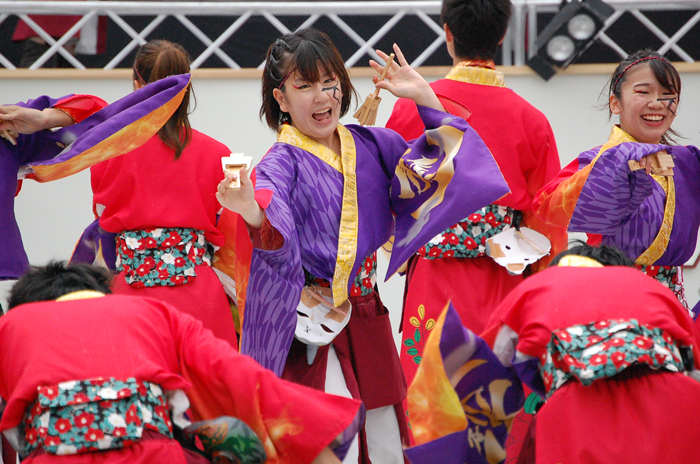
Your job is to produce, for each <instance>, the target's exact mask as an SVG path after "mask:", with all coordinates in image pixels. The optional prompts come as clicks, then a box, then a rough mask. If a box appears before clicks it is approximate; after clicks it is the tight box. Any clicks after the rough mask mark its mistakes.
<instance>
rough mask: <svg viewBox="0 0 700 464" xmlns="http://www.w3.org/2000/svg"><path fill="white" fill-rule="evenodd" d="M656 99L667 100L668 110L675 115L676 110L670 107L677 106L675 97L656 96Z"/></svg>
mask: <svg viewBox="0 0 700 464" xmlns="http://www.w3.org/2000/svg"><path fill="white" fill-rule="evenodd" d="M656 101H665V102H668V106H667V108H668V110H669V111H670V112H671V113H673V115H674V116H675V114H676V112H675V111H674V110H673V109H672V108H671V107H672V106H677V105H676V97H671V98H657V99H656Z"/></svg>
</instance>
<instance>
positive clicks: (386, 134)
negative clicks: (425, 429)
mask: <svg viewBox="0 0 700 464" xmlns="http://www.w3.org/2000/svg"><path fill="white" fill-rule="evenodd" d="M394 51H395V53H396V56H397V58H398V63H392V64H391V65H390V68H389V71H388V73H387V79H386V80H385V81H382V82H379V83H377V84H376V86H377V87H378V88H381V89H386V90H388V91H390V92H391V93H393V94H394V95H396V96H398V97H406V98H410V99H412V100H413V101H415V102H416V104H417V105H418V108H419V112H420V115H421V118H422V119H423V122H424V123H425V127H426V130H427V131H426V134H424V135H423V136H422V137H420V138H418V139H416V140H415V141H413V142H411V143H407V142H405V141H404V140H403V138H402V137H401V136H400V135H398V134H397V133H396V132H393V131H391V130H388V129H383V128H366V127H360V126H354V125H352V126H344V125H342V124H339V123H338V120H339V119H340V118H341V117H342V116H343V115H345V114H346V112H347V111H348V109H349V107H350V101H351V99H352V96H353V95H354V93H355V90H354V89H353V86H352V84H351V83H350V78H349V75H348V71H347V69H346V68H345V65H344V63H343V60H342V58H341V56H340V53H339V52H338V50H337V49H336V48H335V46H334V45H333V44H332V42H331V41H330V39H329V38H328V36H326V35H325V34H323V33H322V32H319V31H317V30H314V29H304V30H300V31H297V32H295V33H293V34H287V35H285V36H283V37H281V38H279V39H278V40H277V41H276V42H275V43H274V44H273V45H272V46H271V47H270V48H269V50H268V52H267V59H266V63H265V69H264V71H263V82H262V100H263V103H262V108H261V110H260V115H261V117H264V118H265V120H266V122H267V124H268V125H269V126H270V128H271V129H273V130H274V131H276V132H277V143H276V144H275V145H274V146H273V147H272V148H271V149H270V151H268V153H267V154H266V155H265V157H264V158H263V159H262V161H261V162H260V164H258V165H257V166H256V168H255V170H254V172H253V174H252V176H251V178H250V179H249V178H248V174H247V172H246V171H245V170H242V171H241V173H240V183H241V187H240V189H233V188H229V186H230V183H231V181H232V180H234V179H236V177H237V176H235V175H233V174H228V175H227V176H226V178H225V179H224V180H223V181H222V182H221V184H219V192H218V198H219V201H220V202H221V204H222V205H223V206H225V207H226V208H228V209H230V210H233V211H235V212H237V213H239V214H241V215H242V217H243V218H244V219H245V221H246V222H247V223H248V225H249V226H250V228H251V230H252V232H253V242H254V243H253V244H254V246H255V248H254V251H253V257H252V262H251V274H250V283H249V287H248V300H247V302H246V306H245V312H244V315H243V331H242V340H241V351H242V352H243V353H245V354H249V355H251V356H252V357H253V358H255V359H256V360H257V361H258V362H260V363H261V364H262V365H263V366H265V367H268V368H270V369H272V370H273V371H275V372H276V373H277V374H278V375H281V376H282V377H283V378H286V379H289V380H292V381H295V382H299V383H303V384H305V385H308V386H311V387H313V388H317V389H320V390H325V391H327V392H331V393H337V394H341V395H345V396H352V397H354V398H359V399H362V401H363V402H364V405H365V408H366V409H367V420H366V424H365V428H364V430H363V432H361V433H360V438H359V440H358V441H359V446H358V447H357V448H356V450H357V451H355V455H354V456H358V453H359V462H361V463H368V462H374V463H382V464H392V463H403V462H404V459H403V453H402V446H401V437H406V432H407V428H406V420H405V413H404V412H403V409H402V406H401V403H402V400H403V399H404V397H405V394H406V381H405V379H404V376H403V373H402V370H401V364H400V362H399V358H398V355H397V350H396V345H395V342H394V338H393V336H392V333H391V325H390V321H389V314H388V312H387V310H386V308H385V307H384V305H383V304H382V302H381V300H380V298H379V295H378V294H377V290H376V286H375V280H376V250H377V249H378V248H379V247H381V246H382V245H383V244H384V243H386V242H387V241H389V240H390V239H391V237H392V235H393V236H394V246H393V252H392V259H391V262H390V264H389V271H388V273H387V275H391V274H392V273H393V272H395V271H396V270H397V269H398V268H399V267H400V265H401V264H403V262H405V261H406V260H407V259H408V258H409V257H410V256H411V254H413V253H415V252H416V251H417V250H418V248H420V247H421V246H423V245H425V243H427V242H428V241H429V240H430V239H431V238H432V237H434V236H435V235H436V234H437V233H438V232H440V231H442V230H444V229H445V227H447V226H449V225H451V224H453V223H455V222H456V221H457V220H459V219H460V218H462V217H464V216H466V215H467V214H469V213H471V212H472V211H475V210H476V209H478V208H481V207H483V206H484V205H486V204H488V203H490V202H492V201H494V200H496V199H497V198H499V197H501V196H502V195H504V194H505V193H507V192H508V187H507V185H506V184H505V181H504V180H503V177H502V176H501V174H500V171H499V169H498V166H497V164H496V162H495V161H494V159H493V157H492V156H491V154H490V152H489V151H488V149H487V148H486V146H485V145H484V143H483V142H482V141H481V139H480V138H479V136H478V135H477V134H476V133H475V132H474V131H473V130H472V129H471V128H470V127H469V125H468V124H467V123H466V122H465V121H464V120H463V119H460V118H458V117H454V116H451V115H449V114H446V113H444V112H442V111H443V109H442V106H441V104H440V102H439V101H438V100H437V97H436V96H435V94H434V93H433V91H432V89H431V88H430V86H429V85H428V84H427V82H426V81H425V80H424V79H423V78H422V77H421V76H420V75H419V74H418V73H417V72H416V71H414V70H413V69H411V67H410V66H409V65H408V64H407V62H406V59H405V58H404V56H403V54H402V53H401V50H400V49H399V48H398V47H397V46H396V45H394ZM378 54H379V56H380V57H381V58H383V59H388V56H387V55H386V54H384V53H382V52H379V51H378ZM370 64H371V65H372V67H373V68H374V69H375V70H377V71H378V72H381V71H383V70H384V68H383V67H382V66H381V65H379V64H378V63H376V62H374V61H370ZM378 80H379V79H378V78H377V77H376V76H375V78H374V81H375V83H376V82H377V81H378ZM319 287H320V288H321V289H320V288H319ZM323 287H326V288H325V290H322V288H323ZM302 291H303V292H302ZM311 294H313V295H316V296H317V297H319V299H323V295H324V294H325V295H326V296H327V298H326V299H323V304H322V305H323V306H328V307H329V308H328V315H327V316H326V319H325V320H326V321H329V322H328V323H327V324H324V327H325V328H324V327H321V328H320V329H319V328H318V327H316V330H321V331H322V332H328V331H329V330H331V329H330V328H329V327H330V326H331V325H333V324H334V322H333V320H334V319H337V320H339V321H341V324H337V322H336V326H335V327H336V330H337V327H338V325H342V322H345V321H342V320H343V319H344V318H343V317H342V313H343V312H345V313H347V312H348V311H347V309H343V308H345V307H346V306H350V307H351V309H350V311H349V312H350V317H349V322H347V326H346V327H345V328H344V329H342V330H340V331H339V333H338V335H337V336H336V337H335V338H334V339H333V340H332V342H331V343H330V344H327V345H324V346H320V347H317V346H311V345H307V344H304V343H302V342H301V341H300V340H298V339H294V336H295V328H296V327H297V317H299V318H300V321H301V323H300V326H301V327H302V329H301V330H302V332H303V331H305V330H309V331H313V330H314V328H313V327H312V325H314V324H313V322H314V321H313V320H312V321H308V320H306V319H307V318H306V316H308V315H309V314H308V312H305V310H303V308H302V306H299V302H300V298H303V295H311ZM331 298H332V301H330V299H331ZM348 300H349V302H350V304H349V305H348V304H347V303H346V301H348ZM344 303H345V304H344ZM314 304H315V303H312V304H311V305H310V306H313V305H314ZM307 306H308V304H307ZM297 307H299V308H300V310H299V311H297ZM332 307H336V308H341V309H339V310H335V309H332ZM312 319H313V316H312ZM345 319H348V318H345ZM318 325H320V324H318ZM297 334H299V330H297ZM301 338H303V337H301ZM321 338H323V337H321ZM328 338H332V337H328ZM353 460H354V462H358V458H356V457H352V452H351V453H350V454H349V455H348V457H347V458H346V459H345V462H353Z"/></svg>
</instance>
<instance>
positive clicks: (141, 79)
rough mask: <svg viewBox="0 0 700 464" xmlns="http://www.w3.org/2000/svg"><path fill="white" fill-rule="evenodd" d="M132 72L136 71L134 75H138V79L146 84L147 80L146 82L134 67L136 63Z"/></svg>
mask: <svg viewBox="0 0 700 464" xmlns="http://www.w3.org/2000/svg"><path fill="white" fill-rule="evenodd" d="M134 72H135V73H136V76H138V78H139V80H140V81H141V82H143V85H148V82H146V79H144V78H143V77H141V73H139V70H138V69H137V68H136V65H134Z"/></svg>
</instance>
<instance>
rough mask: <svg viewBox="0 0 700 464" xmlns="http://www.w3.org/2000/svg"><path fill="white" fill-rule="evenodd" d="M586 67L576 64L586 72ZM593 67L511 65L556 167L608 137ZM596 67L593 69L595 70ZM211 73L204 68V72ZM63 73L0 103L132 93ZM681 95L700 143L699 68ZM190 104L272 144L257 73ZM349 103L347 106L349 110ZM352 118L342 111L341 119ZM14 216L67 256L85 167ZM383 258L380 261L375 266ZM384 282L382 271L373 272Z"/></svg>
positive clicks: (217, 123) (232, 130) (205, 90)
mask: <svg viewBox="0 0 700 464" xmlns="http://www.w3.org/2000/svg"><path fill="white" fill-rule="evenodd" d="M585 69H586V68H579V70H585ZM587 69H588V71H589V72H590V70H591V69H593V71H594V73H592V74H589V73H582V72H579V73H576V74H574V73H567V74H563V75H558V76H556V77H554V78H553V79H552V80H550V81H549V82H545V81H543V80H541V79H540V78H539V77H537V76H534V75H532V74H531V73H529V72H526V71H525V72H523V71H522V70H519V69H517V68H510V69H509V71H507V72H508V74H507V75H506V84H507V85H508V86H509V87H511V88H512V89H514V90H515V91H516V92H518V93H519V94H520V95H522V96H523V97H524V98H526V99H527V100H528V101H530V102H531V103H532V104H533V105H534V106H535V107H537V108H538V109H540V110H541V111H542V112H543V113H544V114H545V115H546V116H547V118H548V119H549V121H550V123H551V125H552V128H553V130H554V134H555V136H556V140H557V144H558V147H559V153H560V156H561V162H562V165H565V164H567V163H568V162H569V161H571V160H572V159H573V158H574V157H575V156H576V155H577V154H578V153H579V152H581V151H583V150H586V149H589V148H592V147H594V146H596V145H600V144H602V143H604V142H605V141H606V140H607V136H608V133H609V131H610V125H611V122H609V121H608V117H607V111H606V110H602V109H599V108H598V106H599V105H600V103H601V102H600V101H599V100H598V97H599V94H600V92H601V90H602V89H603V88H604V86H605V83H606V80H607V78H608V75H609V72H610V71H611V69H612V68H611V67H609V66H603V67H600V66H598V67H593V68H590V67H589V68H587ZM600 69H602V71H600V72H599V73H596V72H597V71H596V70H600ZM424 71H425V73H432V74H435V75H432V76H427V78H428V79H429V80H434V79H437V78H439V77H441V76H442V75H444V72H445V69H438V70H435V69H427V68H426V69H425V70H424ZM210 74H211V73H210ZM73 76H75V78H70V79H23V78H19V77H18V78H12V73H11V72H3V73H2V74H1V75H0V82H1V85H0V102H6V103H12V102H16V101H21V100H26V99H29V98H33V97H36V96H38V95H41V94H48V95H51V96H61V95H65V94H69V93H88V94H94V95H98V96H100V97H102V98H104V99H105V100H107V101H108V102H113V101H115V100H117V99H118V98H120V97H122V96H124V95H125V94H127V93H128V92H130V91H131V82H130V80H129V79H128V78H119V79H117V78H81V75H80V74H73ZM682 79H683V93H682V98H681V104H680V109H679V111H678V117H677V119H676V122H675V124H674V128H675V129H677V130H678V131H679V132H680V133H681V134H682V135H683V136H685V137H686V138H685V139H684V140H683V141H682V143H684V144H692V145H699V144H700V134H699V133H698V130H699V127H698V122H700V73H697V72H688V73H683V74H682ZM353 83H354V84H355V85H356V86H357V88H358V91H359V95H360V103H361V102H362V101H364V98H365V96H366V95H368V94H369V93H370V91H371V90H372V87H371V84H370V80H369V78H368V77H354V78H353ZM194 87H195V94H196V98H197V108H196V110H195V112H194V113H193V114H192V116H191V121H192V125H193V127H195V128H197V129H198V130H200V131H202V132H204V133H206V134H208V135H210V136H212V137H214V138H216V139H218V140H220V141H222V142H223V143H225V144H226V145H228V147H229V148H230V149H231V150H232V151H234V152H243V153H245V154H248V155H252V156H253V157H254V159H255V162H257V161H258V160H259V159H260V157H261V156H262V155H263V154H264V153H265V151H266V150H267V149H268V148H269V147H270V146H271V145H272V143H273V142H274V136H273V134H272V132H270V131H269V130H268V129H267V128H266V126H265V125H264V124H263V123H262V122H260V120H259V118H258V110H259V106H260V81H259V78H257V77H256V78H231V77H226V78H221V77H219V78H216V77H215V78H211V77H198V76H197V75H195V79H194ZM382 98H383V101H382V104H381V105H380V110H379V114H378V117H377V125H378V126H379V125H383V124H384V123H385V122H386V120H387V119H388V116H389V114H390V111H391V108H392V107H393V103H394V101H395V99H394V98H393V96H391V95H390V94H388V93H387V92H383V93H382ZM353 112H354V108H353V109H352V110H351V111H350V112H349V114H352V113H353ZM342 122H344V123H352V122H354V120H352V119H351V118H350V116H346V117H345V118H344V120H343V121H342ZM16 200H17V201H16V206H15V209H16V213H17V219H18V221H19V224H20V228H21V230H22V235H23V238H24V243H25V247H26V249H27V253H28V255H29V259H30V261H31V262H32V264H44V263H46V262H47V261H49V260H51V259H67V258H68V257H69V256H70V254H71V252H72V249H73V246H74V244H75V242H76V240H77V239H78V238H79V236H80V234H81V233H82V231H83V229H84V228H85V226H87V225H88V224H89V223H90V222H91V221H92V219H93V217H92V212H91V191H90V179H89V173H88V172H87V171H86V172H82V173H80V174H78V175H75V176H73V177H70V178H68V179H63V180H60V181H56V182H52V183H48V184H38V183H36V182H33V181H25V182H24V186H23V188H22V191H21V192H20V195H19V196H18V197H17V199H16ZM382 269H386V263H381V262H380V272H381V270H382ZM380 277H381V279H382V280H383V276H380ZM685 279H686V286H687V289H688V299H689V303H690V304H691V305H693V304H695V302H697V301H698V299H699V298H700V295H699V294H698V288H699V287H700V271H698V270H695V269H689V270H687V271H686V275H685ZM380 293H381V295H382V298H383V299H384V302H385V304H386V305H387V307H389V309H390V311H391V313H392V316H393V317H392V320H393V322H394V324H397V321H398V319H399V317H400V312H401V299H402V296H403V279H402V278H401V277H398V276H396V277H393V278H392V279H391V280H390V281H389V282H387V283H384V282H381V283H380Z"/></svg>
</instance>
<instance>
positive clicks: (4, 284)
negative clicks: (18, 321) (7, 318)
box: [0, 280, 17, 312]
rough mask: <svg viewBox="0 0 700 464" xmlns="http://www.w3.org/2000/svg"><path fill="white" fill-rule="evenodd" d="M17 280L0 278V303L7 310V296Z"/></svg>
mask: <svg viewBox="0 0 700 464" xmlns="http://www.w3.org/2000/svg"><path fill="white" fill-rule="evenodd" d="M15 282H17V281H16V280H0V304H1V305H2V309H4V310H5V312H7V298H8V297H9V296H10V289H12V286H13V285H14V284H15Z"/></svg>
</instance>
